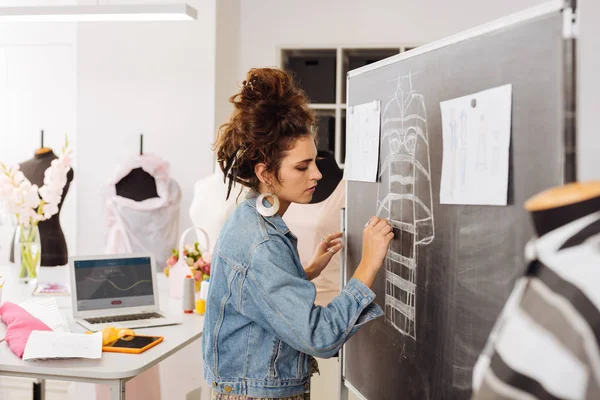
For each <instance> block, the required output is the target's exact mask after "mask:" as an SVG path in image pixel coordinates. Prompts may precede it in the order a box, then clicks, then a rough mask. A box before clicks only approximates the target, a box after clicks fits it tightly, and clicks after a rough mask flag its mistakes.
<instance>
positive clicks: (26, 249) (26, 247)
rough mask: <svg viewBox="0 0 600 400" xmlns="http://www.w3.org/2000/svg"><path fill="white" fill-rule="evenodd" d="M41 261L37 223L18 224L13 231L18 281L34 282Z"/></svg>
mask: <svg viewBox="0 0 600 400" xmlns="http://www.w3.org/2000/svg"><path fill="white" fill-rule="evenodd" d="M41 262H42V245H41V241H40V230H39V228H38V226H37V225H29V226H24V225H18V226H17V231H16V232H15V264H16V266H17V268H18V270H19V275H18V278H19V282H21V283H30V284H35V283H36V282H37V278H38V274H39V272H40V265H41Z"/></svg>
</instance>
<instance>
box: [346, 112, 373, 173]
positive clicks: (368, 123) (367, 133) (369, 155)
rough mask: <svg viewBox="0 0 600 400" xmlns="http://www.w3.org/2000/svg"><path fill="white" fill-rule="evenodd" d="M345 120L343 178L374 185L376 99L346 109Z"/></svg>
mask: <svg viewBox="0 0 600 400" xmlns="http://www.w3.org/2000/svg"><path fill="white" fill-rule="evenodd" d="M346 119H347V125H346V161H345V163H344V179H345V180H348V181H363V182H377V168H378V166H379V129H380V126H381V107H380V102H379V100H376V101H372V102H370V103H365V104H360V105H357V106H352V107H349V108H348V111H347V113H346Z"/></svg>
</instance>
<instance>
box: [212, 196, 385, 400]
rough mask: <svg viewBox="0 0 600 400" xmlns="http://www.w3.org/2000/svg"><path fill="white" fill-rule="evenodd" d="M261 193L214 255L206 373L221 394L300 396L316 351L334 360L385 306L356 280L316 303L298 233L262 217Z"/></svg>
mask: <svg viewBox="0 0 600 400" xmlns="http://www.w3.org/2000/svg"><path fill="white" fill-rule="evenodd" d="M256 198H257V194H256V193H250V194H249V195H248V196H247V198H246V200H245V201H244V202H243V203H241V204H240V205H239V206H238V207H237V208H236V210H235V211H234V213H233V214H232V215H231V217H229V219H228V220H227V222H226V223H225V225H224V227H223V229H222V230H221V233H220V235H219V239H218V241H217V244H216V246H215V249H214V252H213V258H212V266H211V280H210V289H209V291H208V300H207V308H206V314H205V320H204V331H203V335H202V353H203V358H204V377H205V379H206V380H207V381H208V383H209V384H211V385H212V388H213V390H215V391H217V392H221V393H227V394H237V395H245V396H249V397H267V398H278V397H288V396H296V395H299V394H302V393H305V392H307V391H308V389H309V379H310V375H311V372H312V371H311V367H312V365H313V363H314V362H315V361H314V359H313V358H312V356H314V357H321V358H328V357H332V356H333V355H335V354H336V353H337V352H338V351H339V349H340V348H341V347H342V345H343V344H344V342H345V341H346V340H348V339H349V338H350V337H351V336H352V335H353V334H354V333H356V331H357V330H358V328H359V327H361V326H362V325H364V324H365V323H367V322H368V321H371V320H372V319H374V318H377V317H379V316H381V315H383V311H382V310H381V308H380V307H379V306H378V305H377V304H375V303H373V299H374V298H375V294H374V293H373V292H372V291H371V289H369V288H368V287H367V286H366V285H364V284H363V283H362V282H360V281H359V280H357V279H351V280H350V281H349V282H348V283H347V284H346V286H345V287H344V289H343V290H342V291H341V294H340V295H339V296H337V297H336V298H335V299H334V300H333V301H332V302H331V303H330V304H329V305H328V306H327V307H320V306H316V305H314V301H315V297H316V289H315V286H314V284H313V283H311V282H310V281H309V280H308V277H307V276H306V273H305V272H304V268H303V267H302V264H301V263H300V257H299V255H298V250H297V248H296V245H297V238H296V237H295V236H294V234H293V233H292V232H290V230H289V229H288V228H287V226H286V224H285V223H284V222H283V219H282V218H281V216H279V214H275V215H274V216H272V217H263V216H262V215H260V214H259V213H258V212H257V210H256ZM265 204H266V203H265Z"/></svg>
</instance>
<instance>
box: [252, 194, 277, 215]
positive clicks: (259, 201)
mask: <svg viewBox="0 0 600 400" xmlns="http://www.w3.org/2000/svg"><path fill="white" fill-rule="evenodd" d="M265 197H272V198H273V205H272V206H271V207H265V206H264V204H263V200H264V199H265ZM256 211H258V213H259V214H260V215H262V216H263V217H272V216H273V215H275V214H277V211H279V198H278V197H277V196H275V195H274V194H273V193H263V194H261V195H260V196H258V197H257V198H256Z"/></svg>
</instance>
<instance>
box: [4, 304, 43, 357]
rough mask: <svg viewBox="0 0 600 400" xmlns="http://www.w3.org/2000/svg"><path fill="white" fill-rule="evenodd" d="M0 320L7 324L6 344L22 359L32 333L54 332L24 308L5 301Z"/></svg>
mask: <svg viewBox="0 0 600 400" xmlns="http://www.w3.org/2000/svg"><path fill="white" fill-rule="evenodd" d="M0 318H2V321H3V322H4V323H5V324H6V336H5V340H6V343H7V344H8V347H10V349H11V350H12V352H13V353H15V354H16V355H17V356H19V357H20V358H23V353H24V352H25V346H26V345H27V340H29V335H31V332H32V331H51V330H52V329H50V328H49V327H48V325H46V324H44V323H43V322H42V321H40V320H39V319H37V318H36V317H34V316H33V315H31V314H30V313H28V312H27V311H25V310H24V309H23V308H22V307H20V306H18V305H16V304H14V303H11V302H10V301H5V302H4V303H3V304H2V306H0Z"/></svg>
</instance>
